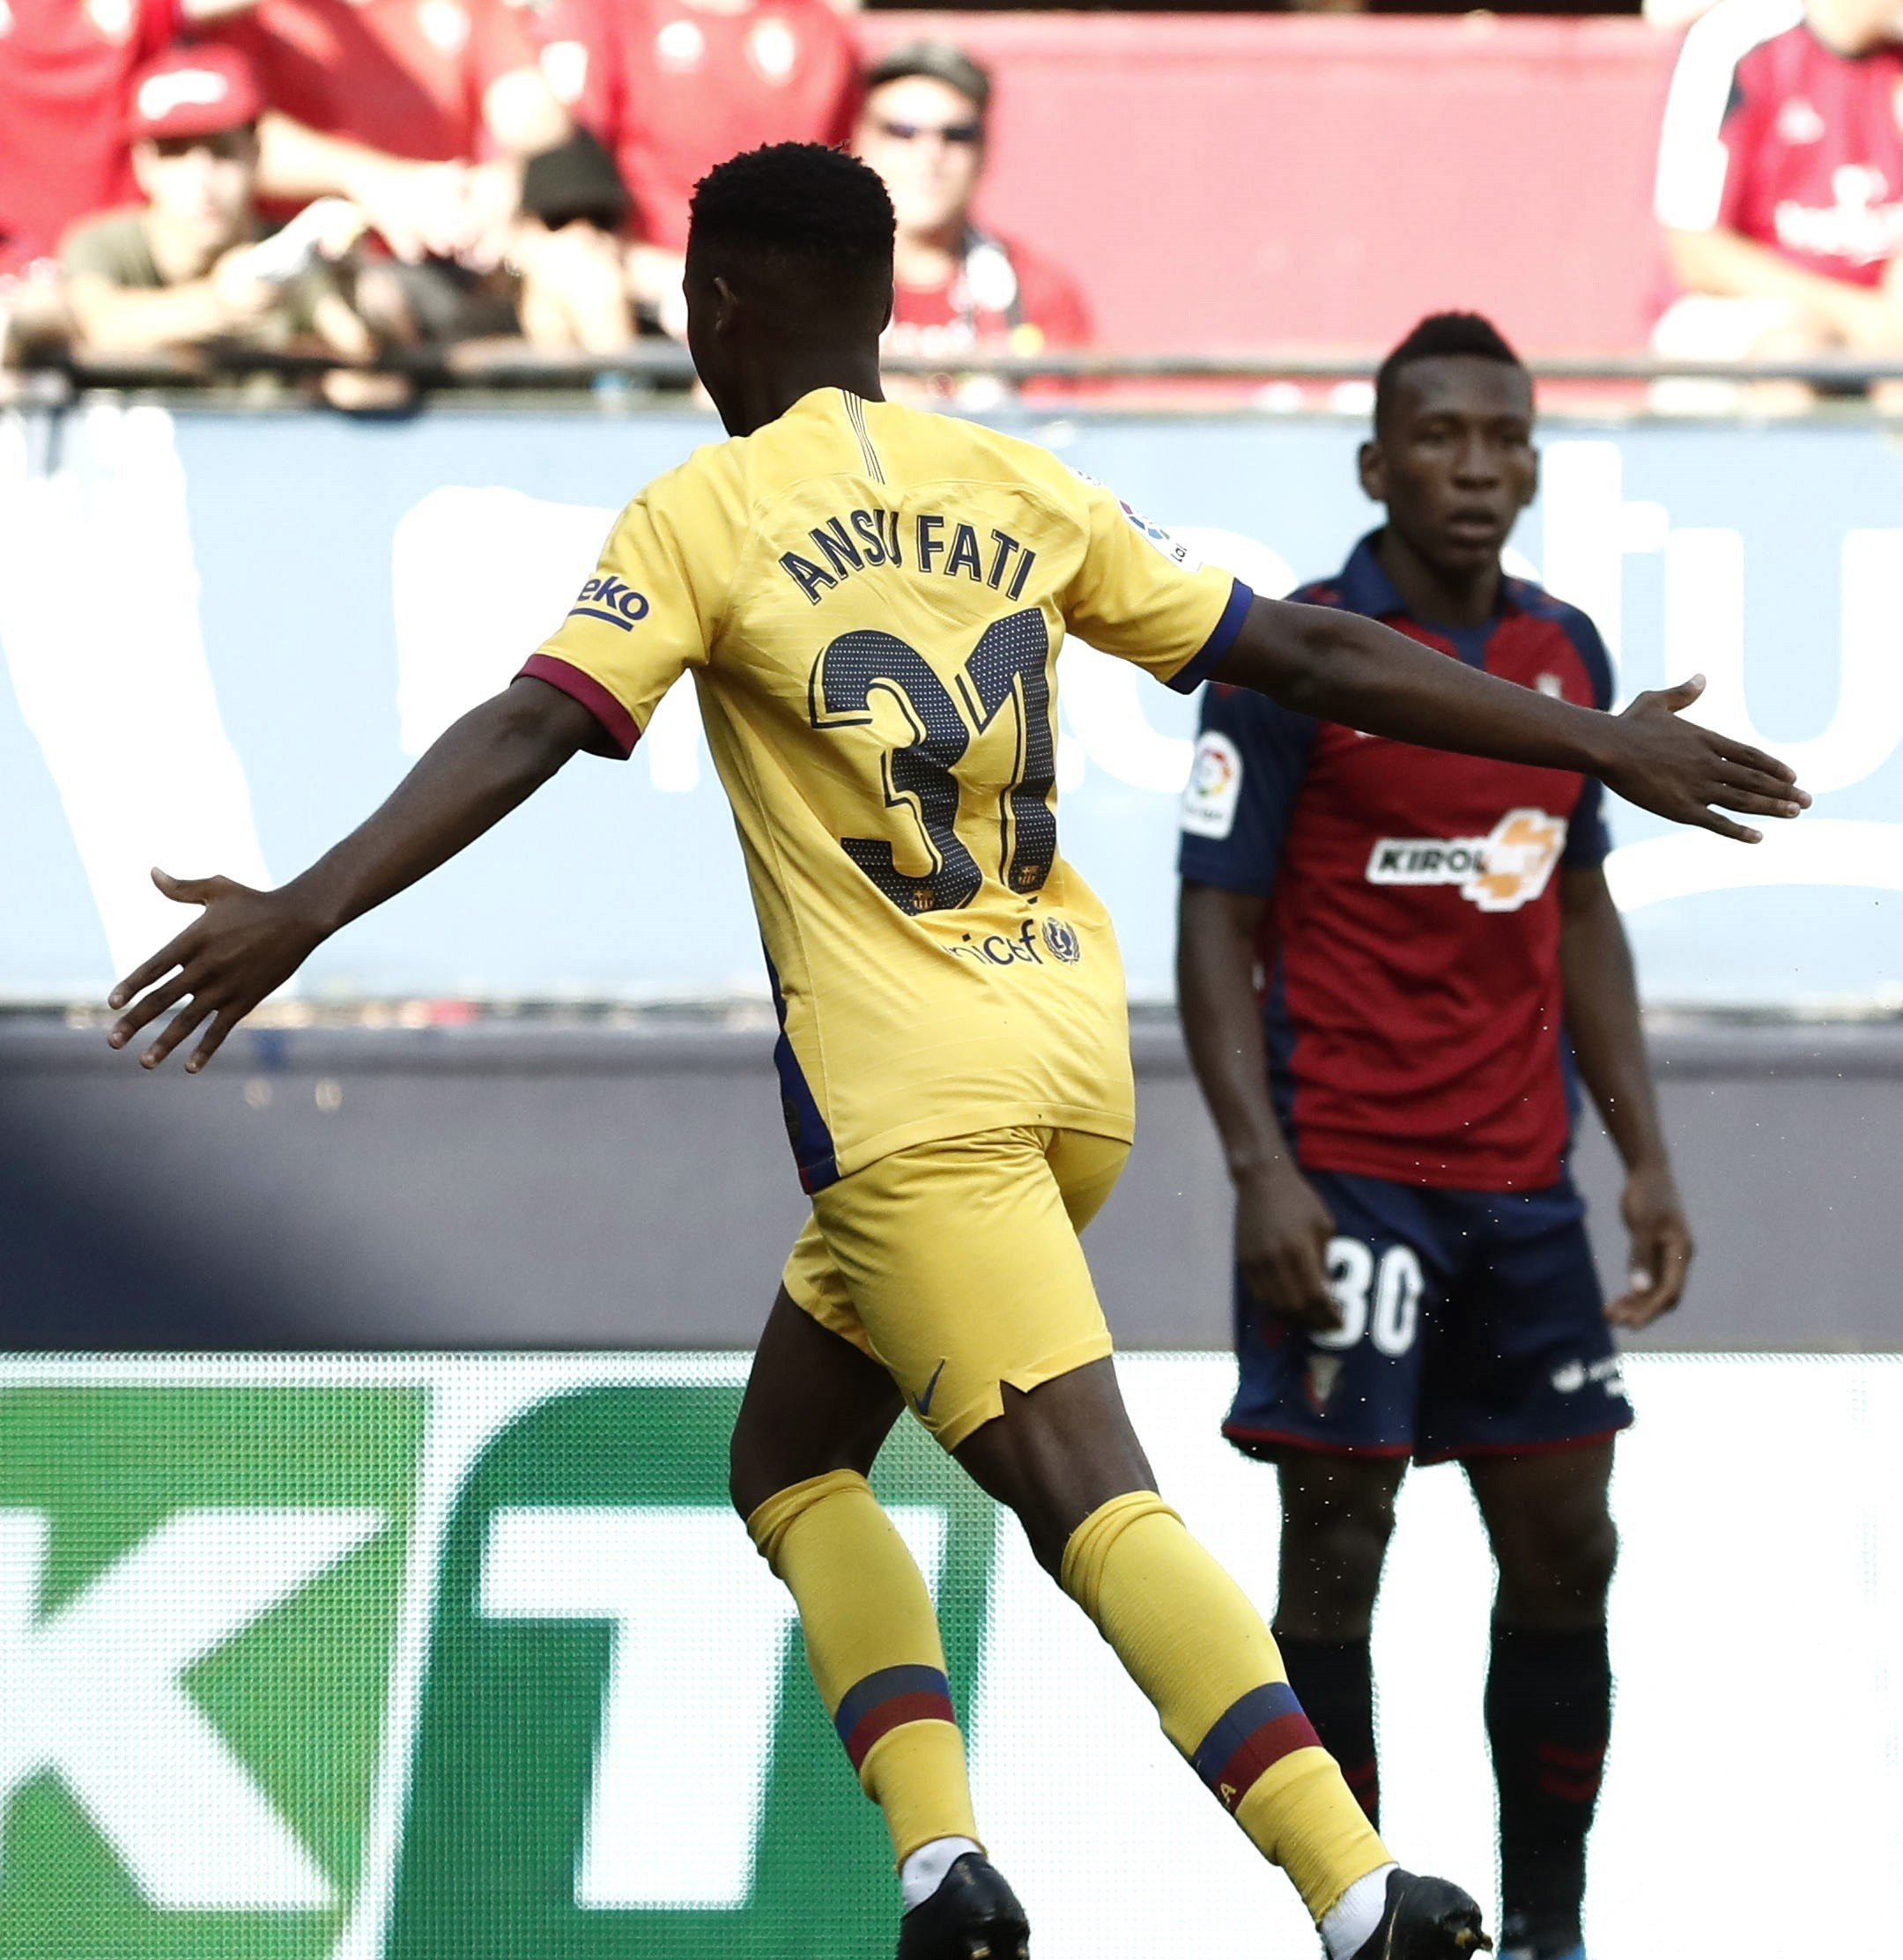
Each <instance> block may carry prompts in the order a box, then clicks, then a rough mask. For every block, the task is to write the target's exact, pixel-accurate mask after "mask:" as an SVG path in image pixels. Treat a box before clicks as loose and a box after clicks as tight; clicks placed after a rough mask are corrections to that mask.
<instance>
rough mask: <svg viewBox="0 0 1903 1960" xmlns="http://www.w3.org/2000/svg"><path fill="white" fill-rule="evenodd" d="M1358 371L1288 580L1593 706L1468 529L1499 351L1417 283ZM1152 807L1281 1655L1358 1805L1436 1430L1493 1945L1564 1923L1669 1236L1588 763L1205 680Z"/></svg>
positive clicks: (1237, 1406) (1509, 461) (1509, 448)
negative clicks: (1169, 811)
mask: <svg viewBox="0 0 1903 1960" xmlns="http://www.w3.org/2000/svg"><path fill="white" fill-rule="evenodd" d="M1375 400H1376V407H1375V433H1374V440H1373V441H1372V442H1370V443H1368V444H1367V445H1366V446H1365V447H1364V448H1363V450H1362V455H1361V475H1362V482H1363V484H1364V485H1365V486H1366V490H1367V492H1368V494H1369V495H1370V496H1371V497H1373V498H1374V499H1375V500H1376V501H1377V502H1380V503H1382V504H1384V505H1385V506H1386V507H1387V523H1386V525H1385V526H1384V527H1383V529H1381V530H1380V531H1378V532H1376V533H1375V534H1374V536H1372V537H1370V538H1367V539H1366V540H1364V541H1363V543H1362V544H1359V546H1358V547H1357V548H1356V550H1355V552H1354V555H1353V556H1352V557H1351V558H1350V560H1349V561H1348V565H1347V567H1346V569H1345V570H1344V572H1343V573H1342V574H1341V575H1340V576H1339V577H1338V578H1336V579H1330V580H1328V581H1323V582H1322V584H1320V585H1316V586H1311V587H1309V588H1307V589H1305V590H1304V591H1301V592H1299V593H1297V594H1296V595H1295V596H1296V597H1297V598H1298V599H1300V600H1305V601H1307V603H1312V604H1320V605H1328V606H1337V607H1340V608H1342V609H1343V610H1346V611H1349V612H1357V613H1361V614H1364V615H1366V616H1367V617H1370V618H1378V619H1381V620H1383V621H1385V622H1386V623H1387V624H1388V625H1390V626H1394V627H1396V628H1398V629H1399V630H1400V631H1401V632H1403V633H1406V634H1407V635H1408V636H1409V637H1410V638H1411V639H1413V640H1418V641H1420V642H1421V643H1422V644H1423V645H1425V646H1428V647H1438V648H1440V650H1441V651H1442V652H1443V653H1445V654H1446V655H1447V656H1448V658H1449V659H1450V660H1458V661H1462V662H1465V663H1466V664H1468V665H1470V666H1472V667H1476V668H1478V669H1481V670H1482V671H1484V672H1486V673H1490V674H1494V675H1498V676H1499V677H1502V678H1504V679H1507V680H1512V681H1516V682H1518V683H1520V684H1522V685H1524V686H1526V687H1529V688H1533V689H1536V690H1537V691H1538V692H1541V693H1544V694H1549V695H1553V696H1556V697H1560V698H1563V699H1567V700H1571V701H1574V702H1577V703H1579V704H1580V705H1581V706H1588V707H1592V706H1596V707H1600V708H1606V707H1610V706H1611V692H1612V684H1611V672H1610V669H1609V667H1608V663H1607V660H1606V655H1605V650H1604V647H1603V645H1602V644H1601V642H1600V639H1599V636H1598V634H1597V632H1595V630H1594V628H1593V625H1592V623H1591V621H1590V620H1588V618H1586V617H1585V615H1584V614H1583V613H1581V612H1579V611H1577V610H1574V609H1573V607H1571V606H1567V605H1565V604H1563V603H1561V602H1559V600H1556V599H1553V598H1551V597H1549V596H1548V595H1547V594H1545V593H1544V592H1542V591H1541V590H1540V589H1539V588H1537V587H1536V586H1532V585H1529V584H1527V583H1525V582H1523V581H1520V580H1516V579H1509V578H1507V576H1506V575H1505V574H1504V573H1503V572H1502V571H1501V568H1500V551H1501V548H1502V547H1503V546H1504V545H1505V544H1506V542H1507V535H1508V533H1509V532H1510V531H1511V529H1512V528H1513V525H1514V521H1515V520H1516V519H1517V518H1518V517H1519V515H1520V513H1521V512H1522V510H1523V509H1524V508H1525V507H1526V506H1527V504H1528V503H1529V502H1530V501H1531V499H1532V496H1533V492H1534V488H1535V484H1536V475H1537V466H1536V457H1535V455H1534V452H1533V448H1532V445H1531V434H1532V423H1533V394H1532V384H1531V382H1530V381H1529V378H1528V376H1527V374H1526V371H1525V369H1524V368H1523V367H1522V366H1520V364H1519V362H1518V360H1517V359H1515V358H1514V354H1513V352H1512V351H1511V350H1510V349H1509V348H1508V347H1507V344H1506V343H1505V342H1504V341H1503V340H1502V339H1501V338H1500V337H1499V335H1498V333H1496V332H1495V331H1494V329H1492V327H1491V326H1489V325H1488V324H1487V323H1486V322H1485V321H1483V320H1480V319H1478V318H1477V317H1476V316H1474V315H1472V314H1441V315H1437V316H1435V317H1433V318H1431V319H1429V320H1426V321H1424V322H1422V323H1421V324H1420V325H1419V326H1418V328H1416V329H1415V330H1414V332H1413V333H1412V334H1411V335H1410V336H1409V337H1408V338H1407V339H1406V340H1404V341H1403V343H1402V344H1401V345H1400V346H1399V347H1397V348H1396V350H1395V351H1394V352H1393V353H1392V354H1391V355H1389V357H1388V360H1387V361H1386V363H1385V364H1384V365H1383V366H1382V369H1381V376H1380V379H1379V381H1378V383H1377V389H1376V397H1375ZM1183 832H1184V834H1183V842H1182V876H1183V888H1182V918H1181V949H1180V992H1181V1003H1182V1018H1183V1028H1184V1032H1185V1034H1186V1036H1187V1037H1188V1043H1189V1052H1190V1054H1191V1057H1192V1059H1193V1061H1194V1062H1195V1066H1196V1074H1197V1076H1198V1078H1199V1080H1200V1081H1201V1083H1202V1085H1203V1094H1204V1096H1205V1097H1206V1098H1207V1099H1208V1102H1209V1105H1210V1108H1211V1113H1213V1115H1214V1117H1215V1119H1216V1122H1217V1127H1218V1129H1219V1131H1220V1132H1221V1135H1222V1141H1223V1145H1224V1150H1225V1155H1226V1157H1227V1159H1228V1164H1229V1169H1230V1174H1231V1177H1232V1179H1233V1182H1234V1185H1235V1192H1236V1288H1235V1314H1236V1336H1237V1346H1238V1354H1239V1358H1240V1386H1239V1387H1238V1389H1237V1393H1236V1398H1235V1402H1234V1404H1233V1407H1232V1409H1231V1410H1230V1413H1229V1416H1228V1419H1227V1421H1226V1423H1225V1434H1226V1435H1227V1436H1228V1437H1229V1438H1230V1439H1231V1440H1232V1441H1233V1442H1234V1443H1235V1444H1237V1446H1239V1447H1240V1448H1241V1449H1243V1450H1244V1451H1245V1452H1246V1453H1249V1454H1251V1455H1256V1456H1262V1457H1265V1458H1268V1459H1270V1461H1275V1462H1276V1463H1277V1464H1278V1465H1279V1467H1280V1482H1281V1494H1282V1507H1283V1517H1284V1529H1283V1538H1282V1570H1281V1585H1280V1598H1279V1605H1278V1610H1277V1621H1276V1634H1277V1638H1278V1639H1279V1640H1280V1641H1281V1642H1282V1649H1283V1653H1284V1656H1285V1660H1286V1663H1287V1666H1288V1670H1289V1679H1290V1681H1291V1683H1292V1685H1293V1686H1294V1689H1295V1691H1296V1694H1297V1696H1298V1697H1299V1698H1300V1700H1301V1702H1302V1705H1304V1706H1305V1707H1306V1708H1307V1711H1308V1713H1309V1716H1310V1718H1311V1720H1313V1721H1314V1724H1315V1727H1316V1731H1317V1733H1318V1734H1320V1735H1321V1737H1322V1742H1323V1743H1324V1745H1325V1746H1326V1747H1327V1748H1328V1749H1329V1750H1330V1752H1331V1753H1332V1754H1333V1755H1334V1756H1335V1757H1337V1760H1338V1761H1339V1762H1340V1763H1341V1764H1342V1766H1343V1770H1344V1773H1345V1774H1346V1775H1347V1777H1348V1779H1349V1783H1350V1786H1351V1788H1353V1789H1354V1790H1355V1793H1356V1794H1357V1795H1358V1796H1359V1798H1360V1799H1361V1801H1362V1803H1363V1805H1364V1807H1365V1808H1366V1809H1367V1811H1368V1813H1369V1815H1370V1816H1374V1814H1375V1811H1376V1809H1377V1807H1378V1781H1377V1775H1376V1769H1375V1754H1374V1690H1373V1683H1372V1679H1371V1675H1370V1670H1369V1658H1368V1630H1369V1624H1370V1621H1371V1618H1372V1616H1373V1612H1374V1599H1375V1594H1376V1589H1377V1587H1378V1586H1379V1583H1380V1579H1381V1563H1382V1559H1383V1557H1384V1556H1385V1554H1386V1551H1387V1548H1388V1533H1389V1531H1390V1529H1391V1527H1392V1526H1393V1522H1394V1499H1395V1494H1396V1490H1398V1489H1399V1487H1400V1483H1401V1480H1402V1477H1403V1476H1404V1474H1405V1473H1406V1469H1407V1466H1408V1463H1409V1461H1411V1460H1415V1461H1421V1462H1424V1463H1431V1462H1437V1461H1445V1460H1448V1459H1452V1460H1454V1461H1458V1462H1459V1463H1461V1464H1462V1467H1463V1468H1465V1470H1466V1472H1467V1475H1468V1477H1469V1479H1470V1483H1472V1486H1473V1490H1474V1494H1475V1496H1476V1498H1477V1499H1478V1502H1479V1505H1480V1510H1481V1513H1482V1515H1483V1517H1484V1518H1485V1522H1486V1526H1487V1529H1488V1532H1489V1535H1490V1536H1491V1538H1492V1545H1493V1551H1494V1556H1495V1557H1496V1559H1497V1560H1498V1561H1499V1596H1498V1599H1497V1601H1496V1604H1495V1609H1494V1623H1493V1651H1492V1669H1491V1673H1490V1675H1489V1677H1488V1686H1487V1699H1486V1722H1487V1731H1488V1735H1489V1738H1490V1740H1491V1742H1492V1748H1493V1761H1494V1767H1495V1771H1496V1775H1497V1777H1498V1780H1499V1826H1500V1852H1501V1876H1502V1886H1503V1890H1504V1892H1505V1914H1504V1919H1503V1931H1502V1942H1501V1944H1502V1955H1501V1960H1562V1956H1564V1960H1583V1948H1582V1946H1581V1905H1582V1902H1583V1896H1584V1885H1585V1849H1586V1833H1587V1830H1588V1825H1589V1824H1590V1823H1591V1820H1592V1816H1593V1810H1594V1807H1595V1804H1596V1799H1597V1795H1598V1789H1599V1779H1600V1769H1601V1764H1602V1762H1603V1757H1604V1754H1605V1749H1606V1742H1607V1736H1608V1734H1609V1729H1610V1720H1611V1674H1610V1670H1609V1667H1608V1662H1607V1655H1606V1630H1605V1600H1606V1588H1607V1586H1608V1583H1609V1582H1610V1580H1611V1572H1612V1562H1613V1554H1614V1548H1615V1543H1616V1540H1615V1535H1614V1532H1613V1527H1612V1521H1611V1516H1610V1514H1609V1513H1608V1510H1607V1504H1606V1490H1607V1483H1608V1480H1609V1478H1610V1476H1611V1468H1612V1439H1613V1436H1614V1434H1615V1433H1616V1432H1617V1431H1619V1430H1621V1429H1623V1428H1625V1425H1626V1424H1628V1423H1629V1422H1630V1421H1631V1420H1632V1416H1631V1410H1630V1407H1629V1405H1628V1403H1627V1402H1626V1400H1625V1388H1624V1387H1623V1385H1622V1383H1621V1380H1620V1376H1619V1365H1618V1356H1617V1355H1616V1353H1615V1352H1614V1350H1613V1344H1612V1339H1611V1330H1610V1328H1609V1327H1608V1322H1609V1321H1611V1322H1612V1323H1613V1324H1615V1325H1618V1326H1625V1327H1643V1326H1645V1325H1646V1324H1647V1323H1648V1322H1649V1321H1651V1320H1654V1319H1655V1318H1656V1317H1657V1316H1658V1315H1659V1314H1661V1313H1666V1312H1668V1311H1669V1310H1670V1308H1671V1307H1672V1306H1673V1305H1676V1304H1677V1299H1678V1296H1679V1292H1680V1290H1681V1288H1682V1287H1683V1285H1684V1283H1685V1267H1686V1263H1687V1261H1688V1260H1689V1259H1690V1257H1691V1250H1692V1246H1691V1239H1690V1236H1689V1234H1688V1232H1687V1230H1686V1226H1685V1215H1684V1209H1683V1207H1682V1206H1681V1204H1680V1202H1679V1200H1678V1194H1677V1187H1676V1186H1675V1184H1674V1181H1673V1178H1672V1172H1671V1167H1670V1161H1669V1159H1668V1157H1667V1154H1666V1149H1665V1143H1664V1138H1663V1135H1662V1133H1661V1130H1660V1128H1659V1121H1658V1114H1657V1110H1656V1107H1655V1102H1654V1098H1653V1091H1652V1084H1651V1079H1650V1076H1649V1072H1648V1067H1647V1062H1646V1055H1645V1043H1644V1038H1643V1036H1642V1034H1641V1032H1640V1021H1639V1007H1638V1000H1637V996H1636V992H1635V989H1634V986H1633V968H1632V960H1631V956H1630V954H1629V952H1628V950H1627V948H1626V943H1625V934H1624V929H1623V928H1622V927H1621V925H1620V923H1619V918H1618V913H1617V911H1616V910H1615V909H1614V907H1613V905H1612V900H1611V894H1610V893H1609V892H1608V891H1607V888H1606V882H1605V876H1604V874H1603V871H1602V870H1601V869H1600V866H1601V862H1602V861H1603V858H1604V856H1605V854H1606V848H1607V846H1606V839H1605V832H1604V827H1603V823H1602V821H1601V817H1600V811H1599V789H1598V786H1597V785H1596V783H1594V782H1592V781H1590V780H1588V779H1587V778H1585V777H1582V776H1579V775H1573V774H1569V773H1566V772H1564V771H1559V770H1551V769H1538V768H1529V767H1526V766H1522V765H1521V764H1518V763H1510V762H1503V761H1486V760H1480V759H1476V758H1466V757H1454V756H1450V755H1445V754H1440V753H1438V752H1435V751H1431V750H1427V749H1422V748H1416V747H1413V746H1411V745H1410V744H1407V743H1396V742H1389V741H1381V740H1378V739H1373V738H1370V737H1367V736H1359V735H1357V734H1355V733H1353V732H1352V731H1351V730H1350V729H1344V728H1340V727H1329V726H1326V725H1324V724H1322V722H1319V721H1315V720H1314V719H1312V718H1311V717H1310V716H1308V715H1306V714H1297V713H1292V712H1291V711H1290V710H1289V709H1288V708H1285V707H1283V706H1277V704H1276V703H1274V702H1273V701H1270V700H1268V699H1265V698H1263V697H1261V696H1258V695H1254V694H1247V693H1244V692H1242V691H1241V690H1240V689H1234V688H1224V687H1212V688H1211V690H1210V691H1209V692H1208V694H1207V696H1206V697H1205V705H1204V709H1203V734H1202V737H1201V742H1200V743H1199V747H1198V751H1197V758H1196V774H1195V776H1194V778H1193V779H1192V781H1191V784H1190V787H1189V789H1188V793H1187V795H1186V797H1185V801H1184V810H1183ZM1258 974H1259V975H1260V976H1261V979H1260V993H1258V978H1257V976H1258ZM1575 1061H1576V1064H1577V1069H1578V1072H1579V1074H1580V1076H1582V1077H1583V1078H1584V1081H1585V1084H1586V1086H1587V1087H1588V1090H1589V1091H1591V1093H1592V1095H1593V1098H1594V1099H1595V1101H1596V1103H1597V1104H1598V1106H1599V1108H1600V1110H1601V1111H1602V1113H1603V1115H1604V1117H1605V1121H1606V1124H1607V1127H1608V1128H1609V1129H1610V1130H1611V1133H1612V1136H1613V1139H1614V1141H1615V1143H1617V1144H1618V1148H1619V1150H1620V1152H1621V1154H1622V1155H1623V1157H1624V1158H1625V1164H1626V1167H1627V1181H1626V1187H1625V1220H1626V1224H1627V1225H1628V1226H1629V1228H1630V1230H1631V1233H1632V1270H1633V1280H1632V1286H1631V1290H1630V1291H1628V1292H1627V1293H1626V1294H1625V1295H1624V1296H1623V1297H1622V1298H1620V1299H1618V1300H1617V1301H1615V1302H1614V1303H1613V1305H1611V1307H1610V1308H1607V1307H1605V1306H1604V1305H1603V1302H1602V1299H1601V1296H1600V1292H1599V1288H1598V1283H1597V1279H1596V1276H1595V1273H1594V1269H1593V1264H1592V1257H1591V1253H1590V1250H1589V1248H1588V1245H1587V1240H1586V1234H1585V1230H1584V1224H1583V1209H1582V1207H1581V1201H1580V1199H1579V1196H1578V1194H1577V1193H1576V1192H1575V1191H1574V1189H1573V1185H1572V1183H1571V1181H1570V1179H1569V1177H1568V1174H1567V1169H1566V1157H1567V1152H1568V1150H1569V1147H1570V1143H1571V1126H1572V1109H1571V1103H1572V1097H1573V1066H1574V1063H1575Z"/></svg>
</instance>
